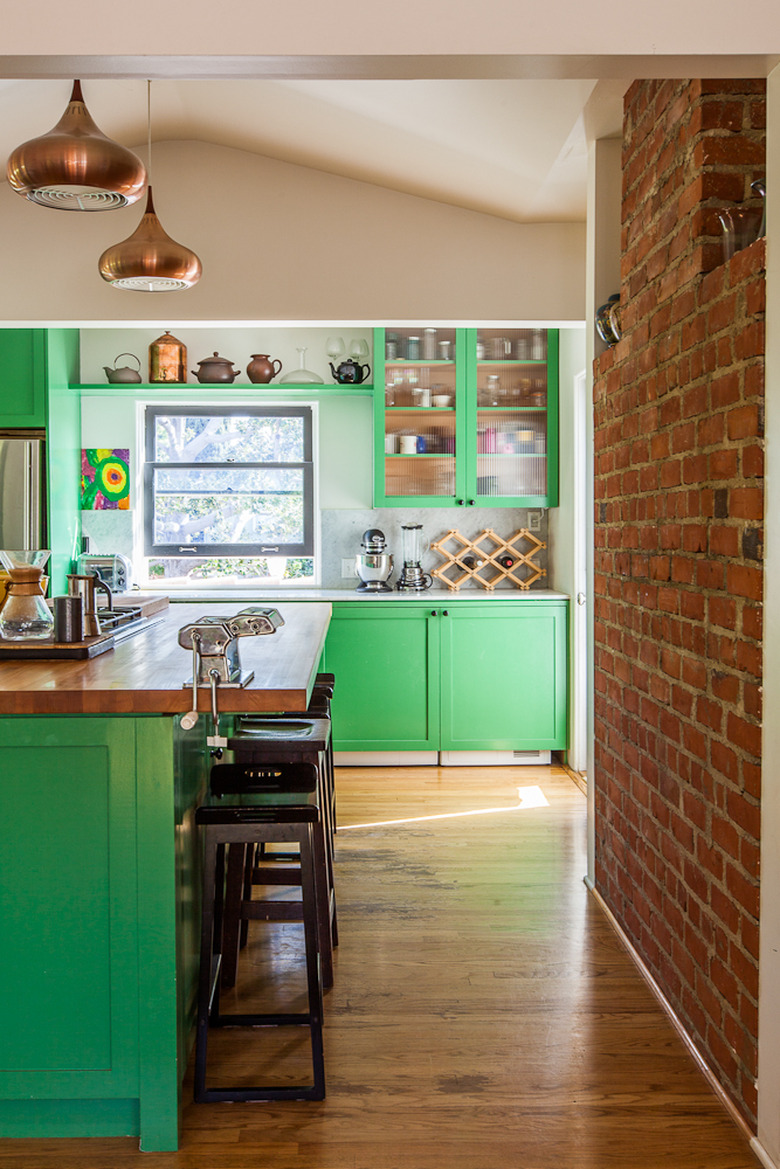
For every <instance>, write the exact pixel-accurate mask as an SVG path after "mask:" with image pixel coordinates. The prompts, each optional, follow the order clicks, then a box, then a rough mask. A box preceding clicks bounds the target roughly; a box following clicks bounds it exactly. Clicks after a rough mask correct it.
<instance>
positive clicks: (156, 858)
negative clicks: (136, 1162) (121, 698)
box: [0, 715, 208, 1150]
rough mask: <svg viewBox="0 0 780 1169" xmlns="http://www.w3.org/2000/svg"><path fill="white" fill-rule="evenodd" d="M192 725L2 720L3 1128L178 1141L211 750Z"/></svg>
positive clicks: (65, 718)
mask: <svg viewBox="0 0 780 1169" xmlns="http://www.w3.org/2000/svg"><path fill="white" fill-rule="evenodd" d="M177 727H178V720H174V719H173V718H166V717H160V716H147V717H132V716H129V717H116V718H114V717H91V716H79V715H72V716H70V715H59V716H51V717H49V716H26V717H22V716H20V717H12V716H3V717H2V718H0V749H2V757H3V769H2V775H0V807H1V808H2V818H3V823H4V824H5V825H6V832H5V841H4V845H3V850H2V855H0V888H2V890H3V897H2V901H1V903H0V931H2V937H3V946H4V961H3V963H2V965H1V966H0V1003H2V1008H0V1009H2V1035H3V1041H2V1044H0V1136H2V1137H71V1136H103V1137H105V1136H120V1135H121V1136H127V1135H130V1134H138V1135H139V1136H140V1138H141V1147H142V1148H143V1149H149V1150H151V1149H155V1150H165V1149H168V1150H170V1149H175V1148H176V1147H177V1141H178V1114H179V1108H180V1092H181V1080H182V1077H183V1074H184V1068H185V1066H186V1060H187V1054H188V1050H189V1041H190V1037H191V1028H192V1019H193V1001H194V994H195V986H196V971H197V953H198V950H197V923H196V914H197V912H198V891H199V887H200V883H199V878H198V868H197V863H198V862H197V849H196V839H195V831H194V825H193V807H194V806H195V805H196V804H197V803H198V802H199V800H200V797H201V796H202V793H203V790H204V787H205V773H206V762H205V761H206V760H208V751H207V749H206V746H205V741H202V742H201V741H198V735H197V734H196V735H195V736H192V734H191V733H190V735H189V736H187V742H184V741H183V739H184V736H183V735H182V734H180V733H179V732H178V730H177Z"/></svg>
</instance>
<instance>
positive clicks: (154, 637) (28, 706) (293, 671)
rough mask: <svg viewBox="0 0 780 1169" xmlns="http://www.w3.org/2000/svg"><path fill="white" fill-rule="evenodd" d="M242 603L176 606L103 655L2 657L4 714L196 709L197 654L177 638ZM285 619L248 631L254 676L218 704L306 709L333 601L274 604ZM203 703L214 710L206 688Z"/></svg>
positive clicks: (223, 691) (223, 693) (247, 653)
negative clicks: (269, 630)
mask: <svg viewBox="0 0 780 1169" xmlns="http://www.w3.org/2000/svg"><path fill="white" fill-rule="evenodd" d="M245 604H246V602H244V603H243V604H242V603H241V602H239V603H236V602H232V603H226V602H223V603H221V604H216V605H214V604H209V605H208V606H204V605H203V603H202V602H198V603H197V604H186V605H175V606H172V607H171V608H170V609H168V611H167V612H166V613H165V614H164V615H163V616H162V620H158V618H159V617H160V614H159V613H158V614H155V622H156V623H155V624H154V625H152V626H150V627H149V628H148V629H144V630H142V631H141V632H139V633H137V634H135V635H134V636H132V637H129V638H127V640H125V641H122V642H120V643H118V644H117V645H116V646H115V648H114V649H113V650H109V651H108V652H107V653H104V654H101V655H100V656H99V657H96V658H91V659H87V660H80V661H2V662H0V714H14V715H18V714H170V715H173V714H183V713H184V712H185V711H188V710H189V709H190V707H191V700H192V689H191V687H190V688H188V689H184V688H183V683H184V682H185V681H186V680H187V679H188V678H190V677H191V676H192V655H191V653H190V652H189V651H187V650H185V649H183V648H182V647H181V646H180V645H179V643H178V632H179V629H180V628H181V627H182V626H183V625H187V624H189V623H190V622H192V621H197V620H199V619H200V618H201V617H204V616H206V615H207V614H208V616H209V617H214V616H217V615H220V616H221V615H224V616H226V617H232V616H234V615H235V614H236V613H237V612H238V611H239V610H240V609H241V608H243V607H244V606H245ZM274 607H275V608H277V609H278V610H279V612H280V613H281V615H282V617H283V618H284V625H283V626H281V627H280V628H279V629H277V631H276V632H275V633H273V634H268V635H266V636H261V637H242V638H240V639H239V641H238V649H239V656H240V659H241V664H242V666H243V668H244V669H245V670H254V672H255V676H254V678H253V680H252V681H251V682H250V683H249V684H248V685H247V686H245V687H242V688H230V687H220V688H219V709H220V711H222V712H225V713H228V712H233V711H248V712H252V711H269V710H305V709H306V707H307V705H308V702H309V697H310V695H311V688H312V686H313V683H314V678H315V675H316V673H317V667H318V664H319V660H320V655H321V653H322V648H323V646H324V644H325V636H326V634H327V631H328V624H329V622H330V613H331V606H330V605H329V604H326V603H315V604H308V605H295V604H279V605H276V606H274ZM198 709H199V710H202V711H207V710H210V709H211V697H210V692H209V690H208V689H206V688H201V689H200V692H199V702H198Z"/></svg>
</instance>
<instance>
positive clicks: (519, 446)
mask: <svg viewBox="0 0 780 1169" xmlns="http://www.w3.org/2000/svg"><path fill="white" fill-rule="evenodd" d="M467 333H468V341H467V352H468V355H469V371H468V372H469V377H468V383H469V391H470V392H469V399H468V404H469V416H468V425H467V434H466V456H467V461H468V464H469V467H470V469H471V473H470V475H469V482H468V486H469V492H470V494H469V503H470V502H471V500H472V499H475V500H476V502H477V504H480V505H482V506H485V507H500V506H502V505H511V506H513V507H516V506H525V507H534V506H539V507H554V506H555V505H556V504H557V502H558V425H557V424H558V332H557V330H555V329H541V328H533V329H506V328H494V329H469V330H467Z"/></svg>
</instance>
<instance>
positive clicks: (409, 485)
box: [385, 327, 456, 497]
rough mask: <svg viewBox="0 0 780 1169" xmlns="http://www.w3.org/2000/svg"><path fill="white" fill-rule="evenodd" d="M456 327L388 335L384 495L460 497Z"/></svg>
mask: <svg viewBox="0 0 780 1169" xmlns="http://www.w3.org/2000/svg"><path fill="white" fill-rule="evenodd" d="M455 388H456V380H455V330H454V329H437V328H433V327H430V328H423V329H419V328H417V329H414V328H412V329H388V330H387V332H386V334H385V493H386V494H387V495H388V496H403V495H435V496H453V497H454V495H455V456H456V450H455V418H456V412H455V411H456V402H455Z"/></svg>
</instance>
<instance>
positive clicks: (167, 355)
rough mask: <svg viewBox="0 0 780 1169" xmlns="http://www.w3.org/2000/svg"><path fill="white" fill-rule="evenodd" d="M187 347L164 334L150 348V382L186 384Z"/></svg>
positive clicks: (170, 335)
mask: <svg viewBox="0 0 780 1169" xmlns="http://www.w3.org/2000/svg"><path fill="white" fill-rule="evenodd" d="M186 380H187V346H186V345H183V344H182V343H181V341H177V340H176V338H175V337H174V336H173V334H172V333H163V335H162V336H161V337H158V338H157V340H156V341H152V343H151V345H150V346H149V381H150V382H186Z"/></svg>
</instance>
